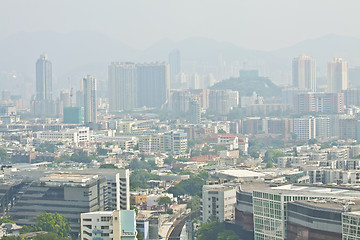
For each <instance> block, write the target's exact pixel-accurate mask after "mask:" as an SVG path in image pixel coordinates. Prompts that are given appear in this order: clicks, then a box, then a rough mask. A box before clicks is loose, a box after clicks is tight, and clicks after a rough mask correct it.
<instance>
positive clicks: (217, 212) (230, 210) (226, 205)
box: [201, 185, 236, 223]
mask: <svg viewBox="0 0 360 240" xmlns="http://www.w3.org/2000/svg"><path fill="white" fill-rule="evenodd" d="M201 204H202V208H201V216H202V222H203V223H206V222H208V221H209V220H212V218H215V219H217V220H218V221H219V222H223V221H226V220H230V221H231V220H234V219H235V204H236V190H235V188H234V187H232V186H224V185H204V186H203V189H202V202H201Z"/></svg>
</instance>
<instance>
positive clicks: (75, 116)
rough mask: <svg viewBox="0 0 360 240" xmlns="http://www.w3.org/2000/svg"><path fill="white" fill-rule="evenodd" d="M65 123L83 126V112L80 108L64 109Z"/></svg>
mask: <svg viewBox="0 0 360 240" xmlns="http://www.w3.org/2000/svg"><path fill="white" fill-rule="evenodd" d="M63 122H64V123H70V124H81V123H82V111H81V108H80V107H64V121H63Z"/></svg>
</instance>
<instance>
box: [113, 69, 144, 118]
mask: <svg viewBox="0 0 360 240" xmlns="http://www.w3.org/2000/svg"><path fill="white" fill-rule="evenodd" d="M108 77H109V84H108V87H109V104H110V110H111V111H119V110H132V109H133V108H135V107H136V105H137V80H136V65H135V64H134V63H117V62H114V63H111V65H110V66H109V76H108Z"/></svg>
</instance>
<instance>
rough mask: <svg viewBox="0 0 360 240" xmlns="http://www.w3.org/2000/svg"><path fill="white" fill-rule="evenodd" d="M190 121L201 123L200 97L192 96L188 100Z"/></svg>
mask: <svg viewBox="0 0 360 240" xmlns="http://www.w3.org/2000/svg"><path fill="white" fill-rule="evenodd" d="M189 110H190V123H195V124H199V123H201V105H200V99H199V98H196V97H193V98H192V99H191V100H190V106H189Z"/></svg>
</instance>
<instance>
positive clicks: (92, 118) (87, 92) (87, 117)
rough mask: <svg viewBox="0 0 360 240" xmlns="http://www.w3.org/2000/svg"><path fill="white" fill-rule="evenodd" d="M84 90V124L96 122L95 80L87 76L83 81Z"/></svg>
mask: <svg viewBox="0 0 360 240" xmlns="http://www.w3.org/2000/svg"><path fill="white" fill-rule="evenodd" d="M83 88H84V123H85V124H88V123H96V122H97V116H96V115H97V99H96V97H97V96H96V79H95V78H94V77H93V76H91V75H87V76H86V77H84V79H83Z"/></svg>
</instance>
